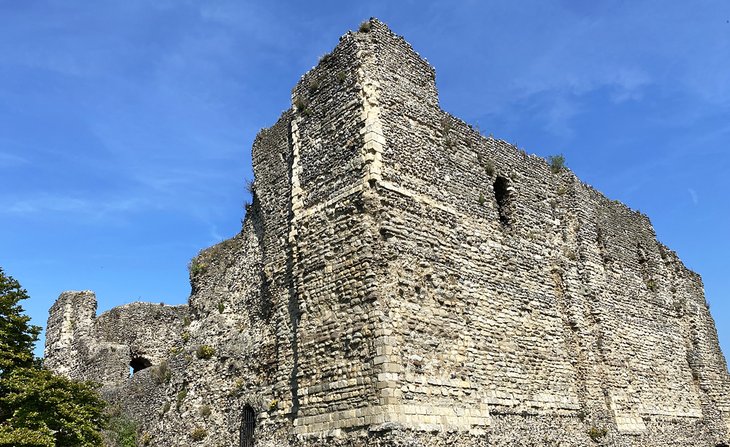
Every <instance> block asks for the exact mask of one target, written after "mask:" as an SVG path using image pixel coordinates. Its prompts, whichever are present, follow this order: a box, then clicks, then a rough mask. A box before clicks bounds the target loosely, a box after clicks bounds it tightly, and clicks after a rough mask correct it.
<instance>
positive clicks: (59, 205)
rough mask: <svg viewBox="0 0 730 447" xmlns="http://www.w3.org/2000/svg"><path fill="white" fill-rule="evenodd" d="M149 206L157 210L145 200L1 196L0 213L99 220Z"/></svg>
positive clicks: (58, 196) (46, 195)
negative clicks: (71, 216) (53, 215)
mask: <svg viewBox="0 0 730 447" xmlns="http://www.w3.org/2000/svg"><path fill="white" fill-rule="evenodd" d="M151 207H156V205H155V204H154V203H152V202H151V201H149V200H147V199H144V198H119V199H112V200H104V199H102V198H94V199H91V198H85V197H72V196H64V195H54V194H48V193H41V194H38V195H36V196H33V197H26V198H22V199H14V198H12V197H0V214H4V215H8V216H29V215H43V216H48V215H51V214H75V215H77V216H79V217H83V218H93V219H102V218H104V217H111V216H113V215H120V214H126V213H132V212H139V211H142V210H145V209H149V208H151Z"/></svg>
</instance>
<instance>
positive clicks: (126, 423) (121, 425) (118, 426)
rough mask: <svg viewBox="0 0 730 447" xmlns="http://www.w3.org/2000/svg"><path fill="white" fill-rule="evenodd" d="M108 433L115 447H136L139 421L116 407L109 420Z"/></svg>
mask: <svg viewBox="0 0 730 447" xmlns="http://www.w3.org/2000/svg"><path fill="white" fill-rule="evenodd" d="M107 435H108V437H109V438H110V441H112V442H113V445H114V447H136V446H137V423H136V422H134V421H133V420H132V419H130V418H128V417H127V416H125V415H123V414H122V413H121V411H120V410H119V409H118V408H114V409H112V410H111V411H110V415H109V419H108V422H107Z"/></svg>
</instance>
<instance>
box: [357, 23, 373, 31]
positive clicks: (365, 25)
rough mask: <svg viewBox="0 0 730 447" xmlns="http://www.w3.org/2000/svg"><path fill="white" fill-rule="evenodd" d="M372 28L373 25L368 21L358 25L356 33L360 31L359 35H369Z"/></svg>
mask: <svg viewBox="0 0 730 447" xmlns="http://www.w3.org/2000/svg"><path fill="white" fill-rule="evenodd" d="M372 27H373V24H372V23H370V21H369V20H366V21H364V22H362V23H361V24H360V28H359V29H358V31H360V32H361V33H369V32H370V29H371V28H372Z"/></svg>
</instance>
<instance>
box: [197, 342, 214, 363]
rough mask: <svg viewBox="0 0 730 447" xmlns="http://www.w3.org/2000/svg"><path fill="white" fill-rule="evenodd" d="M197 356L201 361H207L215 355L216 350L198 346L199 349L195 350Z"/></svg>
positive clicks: (210, 347)
mask: <svg viewBox="0 0 730 447" xmlns="http://www.w3.org/2000/svg"><path fill="white" fill-rule="evenodd" d="M195 355H196V356H197V357H198V358H199V359H203V360H207V359H209V358H211V357H213V355H215V349H214V348H213V347H212V346H208V345H200V346H198V349H196V350H195Z"/></svg>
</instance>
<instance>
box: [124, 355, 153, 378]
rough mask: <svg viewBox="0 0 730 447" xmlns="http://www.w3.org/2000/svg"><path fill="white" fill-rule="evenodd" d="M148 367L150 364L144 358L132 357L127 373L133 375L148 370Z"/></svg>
mask: <svg viewBox="0 0 730 447" xmlns="http://www.w3.org/2000/svg"><path fill="white" fill-rule="evenodd" d="M150 366H152V362H150V361H149V360H147V359H146V358H144V357H139V356H134V357H132V361H130V362H129V371H130V373H132V374H133V375H134V374H136V373H138V372H140V371H142V370H143V369H146V368H149V367H150Z"/></svg>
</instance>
